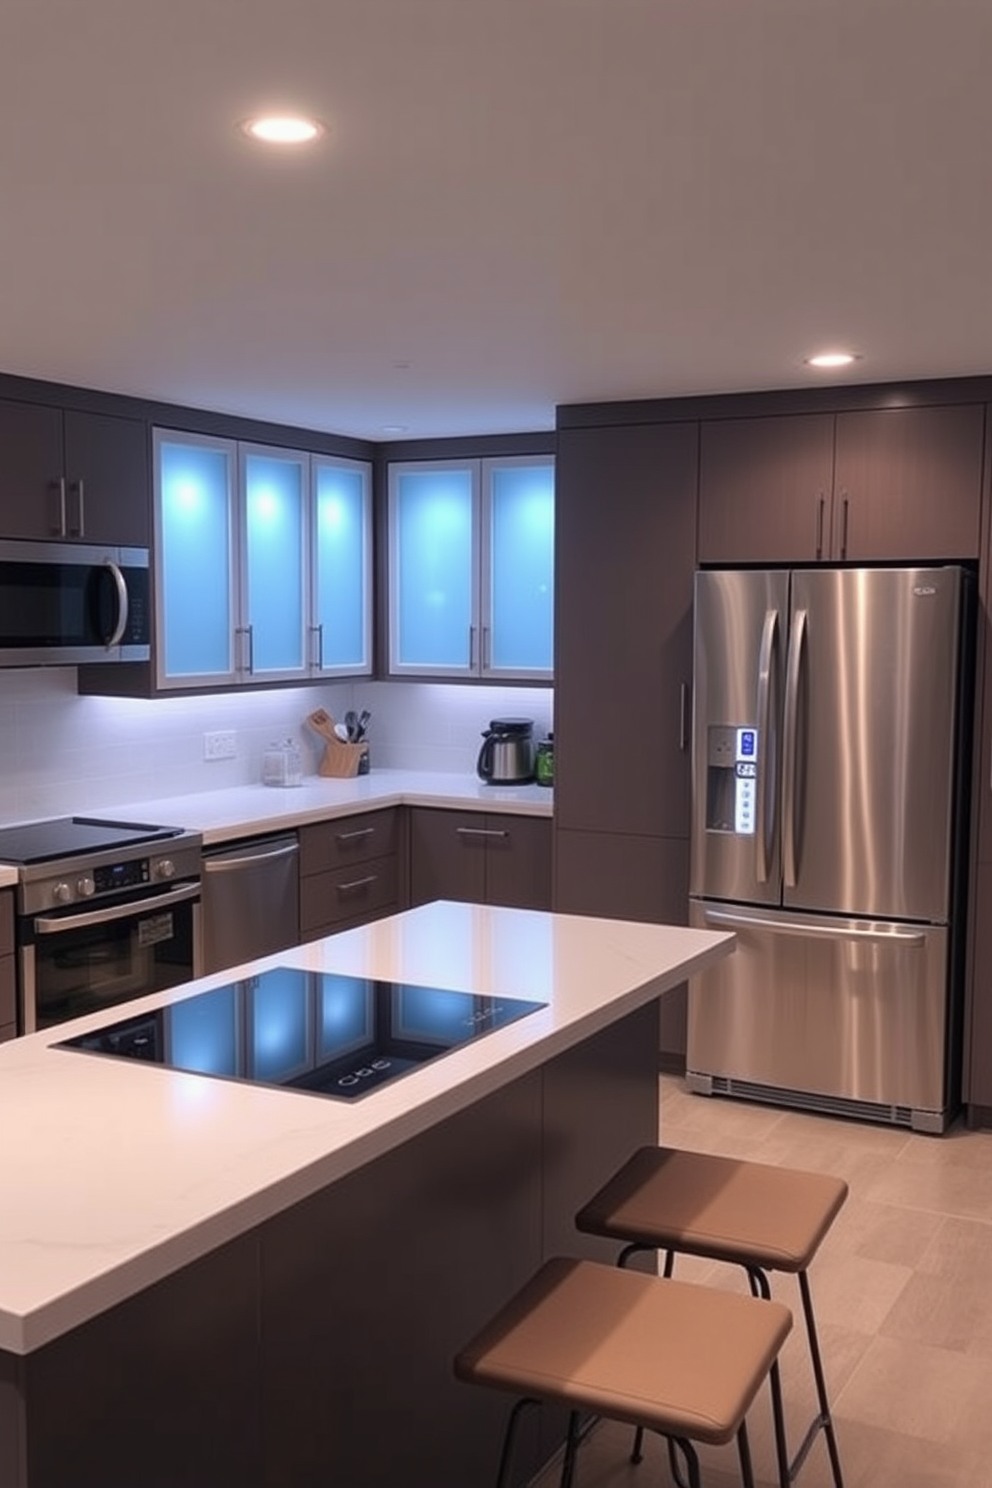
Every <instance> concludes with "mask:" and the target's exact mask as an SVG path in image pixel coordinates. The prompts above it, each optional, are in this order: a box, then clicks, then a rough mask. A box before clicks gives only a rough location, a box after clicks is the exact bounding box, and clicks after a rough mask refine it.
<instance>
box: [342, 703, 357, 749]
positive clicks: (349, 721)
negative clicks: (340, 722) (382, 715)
mask: <svg viewBox="0 0 992 1488" xmlns="http://www.w3.org/2000/svg"><path fill="white" fill-rule="evenodd" d="M344 726H345V728H346V729H347V730H348V732H347V735H346V738H347V739H348V740H349V741H350V742H351V743H352V744H355V743H357V740H358V734H357V732H356V730H357V728H358V714H357V713H356V712H355V710H354V708H349V709H348V711H347V713H346V714H345V715H344Z"/></svg>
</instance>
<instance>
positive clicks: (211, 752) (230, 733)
mask: <svg viewBox="0 0 992 1488" xmlns="http://www.w3.org/2000/svg"><path fill="white" fill-rule="evenodd" d="M237 752H238V751H237V747H236V745H235V741H234V730H233V729H219V730H217V732H216V733H212V734H204V736H203V758H204V759H205V760H224V759H233V758H234V756H235V755H236V754H237Z"/></svg>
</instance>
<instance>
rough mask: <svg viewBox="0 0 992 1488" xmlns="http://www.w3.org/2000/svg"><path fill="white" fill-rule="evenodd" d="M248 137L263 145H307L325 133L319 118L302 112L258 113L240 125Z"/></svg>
mask: <svg viewBox="0 0 992 1488" xmlns="http://www.w3.org/2000/svg"><path fill="white" fill-rule="evenodd" d="M241 128H242V130H243V131H244V133H245V134H247V136H248V138H249V139H253V140H259V141H260V142H261V143H262V144H265V145H307V144H310V143H311V141H313V140H317V139H320V137H321V135H322V134H324V133H326V130H325V127H324V125H323V124H321V122H320V120H319V119H309V118H306V117H305V116H304V115H302V114H260V115H259V116H258V118H255V119H246V120H245V122H244V123H243V124H242V126H241Z"/></svg>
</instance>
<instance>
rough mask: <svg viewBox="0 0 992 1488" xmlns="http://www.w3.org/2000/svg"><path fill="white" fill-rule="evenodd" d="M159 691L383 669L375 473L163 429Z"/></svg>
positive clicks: (158, 496)
mask: <svg viewBox="0 0 992 1488" xmlns="http://www.w3.org/2000/svg"><path fill="white" fill-rule="evenodd" d="M153 447H154V466H155V566H156V656H157V685H158V686H159V687H160V688H162V689H168V688H179V687H182V688H190V687H218V686H225V685H226V686H231V685H236V684H240V685H245V684H249V685H250V684H252V683H256V684H258V683H265V682H277V681H304V680H307V679H310V678H318V677H333V676H339V675H348V676H352V675H361V674H363V673H368V672H370V671H371V669H372V607H371V564H372V551H371V478H370V477H371V472H370V469H369V467H368V466H367V465H365V464H362V463H360V462H357V461H351V460H344V459H336V458H332V457H330V456H323V455H311V454H308V453H307V452H305V451H300V450H286V449H279V448H277V447H275V446H269V445H256V444H246V443H239V442H236V441H234V440H228V439H218V438H210V437H203V436H199V435H192V434H181V433H174V432H172V431H168V430H162V429H156V430H155V431H154V445H153Z"/></svg>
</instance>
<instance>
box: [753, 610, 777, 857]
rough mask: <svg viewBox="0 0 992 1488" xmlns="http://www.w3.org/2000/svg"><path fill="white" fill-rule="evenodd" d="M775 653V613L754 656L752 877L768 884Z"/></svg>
mask: <svg viewBox="0 0 992 1488" xmlns="http://www.w3.org/2000/svg"><path fill="white" fill-rule="evenodd" d="M777 650H778V610H768V611H766V613H765V623H764V625H763V627H762V631H761V650H760V652H759V654H758V704H757V714H758V740H759V744H758V779H757V782H756V789H755V802H754V814H755V818H756V821H757V827H758V830H757V832H756V833H755V843H754V845H755V867H754V872H755V877H756V878H757V880H758V883H767V882H768V864H769V861H770V859H771V848H772V842H773V841H774V838H775V826H776V822H775V813H774V801H775V794H774V792H775V782H774V781H770V780H769V778H768V775H769V770H770V761H771V758H772V750H771V747H770V746H771V738H770V731H769V730H770V724H771V697H772V673H773V668H774V666H775V656H776V652H777ZM769 790H771V791H772V804H773V810H772V812H771V813H769V812H768V811H767V809H766V803H767V800H768V792H769Z"/></svg>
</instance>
